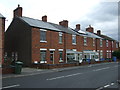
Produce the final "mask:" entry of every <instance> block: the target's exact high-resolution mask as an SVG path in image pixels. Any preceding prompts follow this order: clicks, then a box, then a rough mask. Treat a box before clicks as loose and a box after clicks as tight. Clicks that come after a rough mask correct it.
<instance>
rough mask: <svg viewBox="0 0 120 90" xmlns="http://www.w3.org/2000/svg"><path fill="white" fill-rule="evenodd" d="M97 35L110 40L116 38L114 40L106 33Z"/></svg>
mask: <svg viewBox="0 0 120 90" xmlns="http://www.w3.org/2000/svg"><path fill="white" fill-rule="evenodd" d="M98 36H100V37H102V38H104V39H105V40H111V41H116V40H114V39H113V38H111V37H108V36H106V35H102V34H101V35H98Z"/></svg>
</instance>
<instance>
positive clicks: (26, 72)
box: [0, 62, 118, 79]
mask: <svg viewBox="0 0 120 90" xmlns="http://www.w3.org/2000/svg"><path fill="white" fill-rule="evenodd" d="M109 63H114V62H109ZM116 63H118V62H116ZM102 64H108V63H99V64H90V65H84V66H73V67H63V68H55V69H37V68H28V67H27V68H25V67H23V68H22V71H21V74H3V75H2V78H10V77H23V76H30V75H37V74H43V73H50V72H61V71H65V70H72V69H78V68H82V67H86V66H87V67H92V66H97V65H102ZM0 79H1V78H0Z"/></svg>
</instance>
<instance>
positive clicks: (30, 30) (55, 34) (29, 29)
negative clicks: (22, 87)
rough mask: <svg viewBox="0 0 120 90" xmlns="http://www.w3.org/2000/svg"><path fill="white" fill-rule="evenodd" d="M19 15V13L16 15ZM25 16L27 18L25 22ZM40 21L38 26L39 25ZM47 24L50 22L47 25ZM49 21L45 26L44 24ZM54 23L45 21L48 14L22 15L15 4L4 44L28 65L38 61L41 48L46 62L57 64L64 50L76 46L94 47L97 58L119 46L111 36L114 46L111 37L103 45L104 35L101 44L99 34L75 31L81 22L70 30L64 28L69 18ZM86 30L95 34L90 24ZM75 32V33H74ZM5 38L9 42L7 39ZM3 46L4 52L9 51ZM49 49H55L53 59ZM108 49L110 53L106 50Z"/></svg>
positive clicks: (20, 8) (89, 48) (63, 56)
mask: <svg viewBox="0 0 120 90" xmlns="http://www.w3.org/2000/svg"><path fill="white" fill-rule="evenodd" d="M16 15H17V16H19V17H16ZM24 20H27V21H26V22H25V21H24ZM29 20H31V22H32V21H33V23H32V24H33V25H31V24H29ZM38 22H40V23H39V24H41V26H39V24H38ZM35 23H37V25H38V26H34V24H35ZM48 24H49V25H48ZM42 25H43V26H44V25H46V26H45V27H42ZM47 25H48V28H46V27H47ZM51 25H52V28H53V27H54V29H56V27H59V28H60V30H61V29H63V30H64V31H63V30H62V31H57V30H51ZM49 27H50V28H49ZM56 27H55V26H54V25H53V24H50V23H49V22H47V16H46V15H45V16H43V17H42V20H41V21H39V20H37V21H36V20H34V19H32V18H25V17H23V18H22V7H20V6H18V8H16V9H15V10H14V19H13V22H12V24H11V25H10V26H9V28H8V30H7V32H6V36H7V37H6V43H7V45H6V47H8V49H10V48H11V50H10V53H12V52H18V59H19V60H21V61H23V62H24V63H25V66H30V64H33V63H35V62H38V63H40V61H41V56H40V55H41V54H40V52H41V51H42V50H44V51H45V52H46V57H45V60H46V61H45V62H46V63H47V64H59V63H65V62H66V52H67V50H73V49H74V50H76V51H78V52H81V53H82V52H83V51H93V52H98V53H99V59H102V58H104V59H105V58H112V56H111V55H112V51H115V50H118V48H116V41H115V40H114V43H113V45H114V46H113V47H112V46H111V45H112V40H108V47H106V39H105V38H103V39H102V46H100V43H101V38H95V37H92V36H87V34H86V35H83V34H81V35H80V34H78V32H77V31H79V30H80V24H77V25H76V29H75V30H72V29H70V30H71V32H74V33H73V34H72V33H70V32H69V33H68V32H67V31H65V30H68V29H69V28H68V21H67V20H63V21H61V22H59V25H56ZM41 30H44V31H45V33H46V41H45V42H41V37H40V34H41ZM86 32H90V33H92V34H94V35H96V34H95V33H94V28H93V27H91V26H90V25H89V27H88V28H87V29H86ZM59 33H62V43H59ZM76 33H77V34H76ZM97 34H98V36H99V37H101V36H100V35H101V31H100V30H99V32H97ZM73 35H75V36H76V43H75V44H73V43H72V37H73ZM84 38H86V41H87V44H86V45H84ZM93 40H95V42H94V44H95V45H93ZM7 41H8V42H7ZM11 41H13V44H14V45H13V46H15V47H14V49H13V47H11V46H10V43H11ZM8 49H6V52H7V51H9V50H8ZM51 51H52V52H53V53H54V60H53V61H51V60H50V53H51ZM60 51H62V52H63V53H62V58H63V61H62V62H60V60H59V57H60ZM107 53H109V54H107Z"/></svg>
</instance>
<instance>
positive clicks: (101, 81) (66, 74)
mask: <svg viewBox="0 0 120 90" xmlns="http://www.w3.org/2000/svg"><path fill="white" fill-rule="evenodd" d="M118 68H119V69H118ZM118 70H120V65H119V64H118V63H116V62H112V63H100V64H93V65H86V66H79V68H76V69H70V70H63V71H57V72H49V73H43V74H36V75H35V74H33V75H28V76H22V77H10V78H3V80H2V85H3V86H2V87H3V89H4V88H95V90H102V89H103V88H118V86H119V84H118V82H117V80H120V79H119V78H118V76H119V75H120V74H118V73H119V72H118Z"/></svg>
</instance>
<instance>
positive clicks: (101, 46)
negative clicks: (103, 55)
mask: <svg viewBox="0 0 120 90" xmlns="http://www.w3.org/2000/svg"><path fill="white" fill-rule="evenodd" d="M100 47H102V39H100Z"/></svg>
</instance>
